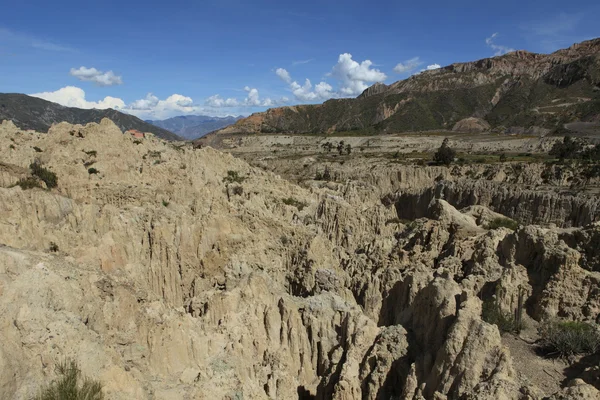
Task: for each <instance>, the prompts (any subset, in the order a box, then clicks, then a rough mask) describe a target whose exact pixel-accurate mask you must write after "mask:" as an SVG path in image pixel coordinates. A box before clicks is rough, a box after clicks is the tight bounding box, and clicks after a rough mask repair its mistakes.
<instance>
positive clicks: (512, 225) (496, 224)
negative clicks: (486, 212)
mask: <svg viewBox="0 0 600 400" xmlns="http://www.w3.org/2000/svg"><path fill="white" fill-rule="evenodd" d="M518 227H519V223H518V222H517V221H514V220H512V219H510V218H495V219H493V220H492V221H490V223H489V224H488V225H487V229H498V228H508V229H512V230H513V231H516V230H517V228H518Z"/></svg>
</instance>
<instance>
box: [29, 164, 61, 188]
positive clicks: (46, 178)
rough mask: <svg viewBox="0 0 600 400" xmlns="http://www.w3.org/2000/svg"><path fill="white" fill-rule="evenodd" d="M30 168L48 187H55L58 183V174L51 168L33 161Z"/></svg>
mask: <svg viewBox="0 0 600 400" xmlns="http://www.w3.org/2000/svg"><path fill="white" fill-rule="evenodd" d="M29 168H30V169H31V173H32V174H33V175H35V176H37V177H38V178H40V179H41V180H42V181H43V182H44V183H45V184H46V187H47V188H48V189H52V188H55V187H56V186H57V185H58V178H57V177H56V174H55V173H54V172H52V171H50V170H49V169H46V168H44V167H42V166H41V165H40V164H39V163H37V162H34V163H32V164H31V165H30V166H29Z"/></svg>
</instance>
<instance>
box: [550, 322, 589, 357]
mask: <svg viewBox="0 0 600 400" xmlns="http://www.w3.org/2000/svg"><path fill="white" fill-rule="evenodd" d="M538 332H539V334H540V337H541V344H542V347H543V348H544V349H545V350H546V351H547V352H548V353H550V354H558V355H560V356H561V357H569V356H573V355H576V354H592V353H595V352H596V351H598V350H600V330H598V327H597V326H594V325H592V324H588V323H586V322H578V321H560V320H550V321H545V322H544V323H542V325H541V326H540V327H539V328H538Z"/></svg>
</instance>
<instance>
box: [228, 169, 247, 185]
mask: <svg viewBox="0 0 600 400" xmlns="http://www.w3.org/2000/svg"><path fill="white" fill-rule="evenodd" d="M245 180H246V178H245V177H243V176H240V174H239V173H238V172H237V171H227V176H226V177H225V178H223V182H225V183H242V182H244V181H245Z"/></svg>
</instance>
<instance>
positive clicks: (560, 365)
mask: <svg viewBox="0 0 600 400" xmlns="http://www.w3.org/2000/svg"><path fill="white" fill-rule="evenodd" d="M502 343H503V344H504V345H505V346H506V347H508V348H509V350H510V355H511V356H512V359H513V365H514V367H515V369H516V371H517V373H518V374H519V378H520V380H522V381H529V382H531V383H533V384H534V385H536V386H537V387H538V388H540V390H542V391H543V393H544V394H545V395H546V396H549V395H551V394H552V393H554V392H556V391H558V390H560V388H561V383H562V381H563V380H564V379H565V378H566V376H565V369H566V368H567V367H568V364H567V363H566V362H564V361H563V360H560V359H547V358H542V357H540V356H539V355H537V354H536V353H535V346H534V345H530V344H529V343H527V342H525V341H524V340H523V339H521V338H519V337H518V336H514V335H510V334H506V335H504V336H503V337H502Z"/></svg>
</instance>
